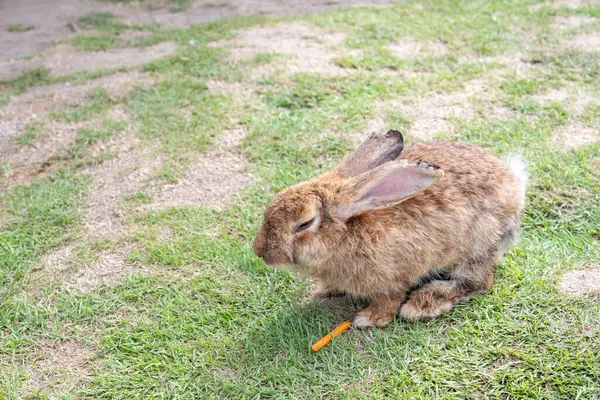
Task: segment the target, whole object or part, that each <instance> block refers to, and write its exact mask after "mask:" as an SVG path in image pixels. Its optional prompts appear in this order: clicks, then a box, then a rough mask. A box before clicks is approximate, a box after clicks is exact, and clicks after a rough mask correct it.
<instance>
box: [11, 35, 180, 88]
mask: <svg viewBox="0 0 600 400" xmlns="http://www.w3.org/2000/svg"><path fill="white" fill-rule="evenodd" d="M176 48H177V47H176V46H175V43H172V42H163V43H159V44H157V45H155V46H152V47H147V48H143V49H139V48H122V49H111V50H107V51H94V52H83V51H77V50H76V49H74V48H73V47H72V46H71V45H69V44H60V45H58V46H54V47H51V48H49V49H48V50H45V51H43V52H41V53H40V54H39V55H37V56H35V57H33V58H31V59H24V60H14V61H9V62H4V63H1V62H0V80H2V79H4V80H6V79H10V78H14V77H15V76H18V75H20V74H22V73H23V72H27V71H31V70H33V69H36V68H40V67H43V68H45V69H47V70H48V71H49V72H50V73H51V74H52V75H56V76H60V75H68V74H72V73H75V72H82V71H96V70H100V69H118V68H133V67H138V66H140V65H143V64H146V63H149V62H151V61H154V60H158V59H160V58H164V57H167V56H169V55H171V54H173V53H174V52H175V50H176Z"/></svg>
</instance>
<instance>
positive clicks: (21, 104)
mask: <svg viewBox="0 0 600 400" xmlns="http://www.w3.org/2000/svg"><path fill="white" fill-rule="evenodd" d="M152 82H153V80H152V79H151V78H150V76H149V75H148V74H146V73H141V72H138V71H130V72H124V73H116V74H113V75H108V76H105V77H102V78H99V79H95V80H92V81H89V82H87V83H85V84H82V85H72V84H70V83H63V84H57V85H51V86H41V87H37V88H34V89H32V90H30V91H28V92H26V93H24V94H21V95H19V96H16V97H14V98H13V99H12V100H11V102H10V103H9V104H8V105H7V106H6V107H4V108H3V109H0V156H1V158H2V160H3V161H4V162H5V163H8V164H9V165H11V166H13V168H11V169H9V170H8V171H6V173H5V176H6V177H7V178H9V180H11V181H13V180H16V178H18V177H25V176H27V175H31V174H37V173H36V169H37V168H40V167H41V166H42V164H43V163H44V162H46V161H47V160H48V159H49V158H50V157H52V156H53V155H56V154H58V153H60V152H61V151H63V150H65V149H66V148H68V147H69V145H70V144H71V143H72V142H73V140H74V139H75V137H76V136H77V134H78V133H79V131H80V130H81V128H82V127H85V126H90V127H93V126H95V125H97V123H98V122H99V121H95V120H92V121H85V122H77V123H66V122H59V121H54V120H52V118H51V116H50V112H51V111H52V110H60V109H65V108H69V107H75V106H76V105H78V104H81V103H82V102H85V100H86V98H87V96H88V94H89V93H90V92H91V91H92V90H94V89H97V88H104V89H105V90H106V91H107V92H108V94H109V96H123V95H125V94H126V93H127V92H129V91H131V90H132V88H134V87H137V86H149V85H150V84H151V83H152ZM108 117H109V118H112V119H114V120H118V119H124V118H126V117H125V115H124V114H123V113H121V112H119V110H118V108H113V109H111V110H110V111H109V115H108ZM28 124H37V125H38V126H39V128H38V131H39V134H38V137H37V138H36V139H35V141H34V142H33V143H31V144H29V145H21V146H18V145H16V144H15V143H14V138H15V137H16V136H18V135H19V134H21V133H22V132H23V131H24V129H25V127H26V125H28Z"/></svg>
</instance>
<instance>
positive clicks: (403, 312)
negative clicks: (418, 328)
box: [400, 281, 455, 321]
mask: <svg viewBox="0 0 600 400" xmlns="http://www.w3.org/2000/svg"><path fill="white" fill-rule="evenodd" d="M453 286H454V285H453V284H452V283H450V282H443V281H433V282H431V283H429V284H427V285H425V286H423V287H422V288H421V289H419V290H417V291H416V292H414V293H412V294H411V295H410V297H409V299H408V301H407V302H406V303H404V304H403V305H402V307H400V316H402V317H403V318H405V319H407V320H409V321H417V320H421V319H429V318H436V317H439V316H440V315H442V314H445V313H447V312H448V311H450V310H451V309H452V306H453V304H454V302H453V301H452V300H453V299H454V298H455V296H454V290H453V289H454V287H453Z"/></svg>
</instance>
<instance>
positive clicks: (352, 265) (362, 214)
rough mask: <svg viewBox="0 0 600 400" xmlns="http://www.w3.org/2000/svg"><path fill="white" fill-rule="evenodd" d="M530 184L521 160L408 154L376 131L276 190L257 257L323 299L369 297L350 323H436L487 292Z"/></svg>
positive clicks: (455, 148) (443, 145)
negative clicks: (338, 158)
mask: <svg viewBox="0 0 600 400" xmlns="http://www.w3.org/2000/svg"><path fill="white" fill-rule="evenodd" d="M527 181H528V173H527V169H526V165H525V163H524V161H523V160H522V159H521V157H520V156H518V155H515V156H511V157H509V158H506V159H504V160H500V159H499V158H497V157H496V156H493V155H491V154H490V153H488V152H487V151H486V150H484V149H483V148H481V147H478V146H475V145H472V144H467V143H462V142H456V141H429V142H419V143H416V144H414V145H412V146H411V147H409V148H407V149H404V140H403V137H402V134H401V133H400V132H398V131H388V132H385V133H374V134H371V135H369V136H368V137H367V138H366V139H365V140H364V141H363V142H362V143H361V144H360V145H359V146H358V148H357V149H356V150H355V151H354V152H353V153H351V154H350V155H348V156H347V157H346V158H345V159H344V160H343V161H342V162H341V163H340V165H338V166H337V167H336V168H334V169H332V170H330V171H328V172H326V173H324V174H323V175H321V176H319V177H317V178H315V179H312V180H309V181H306V182H302V183H298V184H296V185H293V186H291V187H288V188H287V189H285V190H283V191H282V192H280V193H278V194H277V195H276V196H275V198H274V199H273V201H272V202H271V204H270V205H269V206H268V208H267V210H266V212H265V215H264V220H263V222H262V225H261V226H260V228H259V230H258V232H257V234H256V238H255V240H254V244H253V250H254V252H255V254H256V255H257V256H258V257H261V258H262V259H263V260H264V262H265V263H266V264H268V265H271V266H274V267H288V266H290V267H291V268H292V269H294V270H296V271H297V272H299V273H301V274H305V275H308V276H309V277H311V278H313V279H315V280H316V281H317V282H318V283H319V287H320V288H319V289H318V290H319V291H320V293H321V295H327V294H334V293H346V294H349V295H352V296H358V297H364V298H367V299H368V300H369V303H368V305H367V306H366V307H365V308H363V309H362V310H360V311H359V312H358V313H357V315H356V316H355V317H354V320H353V325H354V326H356V327H358V328H366V327H372V326H374V327H384V326H386V325H387V324H388V323H389V322H391V321H392V320H394V318H396V317H397V316H398V315H400V316H401V317H403V318H405V319H406V320H409V321H416V320H422V319H429V318H436V317H438V316H440V315H442V314H444V313H447V312H449V311H450V310H451V309H452V307H453V305H454V304H456V303H458V302H459V301H463V300H468V299H469V298H470V297H471V296H472V295H474V294H476V293H482V292H484V291H486V290H487V289H489V288H490V286H491V285H492V282H493V271H494V266H495V265H496V263H497V262H498V261H499V260H500V258H501V257H502V256H503V254H504V253H505V252H506V251H507V250H508V249H509V248H510V246H511V245H512V244H513V243H514V242H515V240H516V239H517V237H518V234H519V230H520V219H521V216H522V213H523V209H524V207H525V195H526V186H527Z"/></svg>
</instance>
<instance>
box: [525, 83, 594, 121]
mask: <svg viewBox="0 0 600 400" xmlns="http://www.w3.org/2000/svg"><path fill="white" fill-rule="evenodd" d="M532 97H533V98H534V99H536V100H537V101H540V102H542V103H550V102H558V103H563V104H564V105H565V107H566V108H567V109H568V111H569V113H570V114H571V116H574V117H579V116H580V115H581V114H582V113H583V112H584V110H585V107H586V106H588V105H591V104H600V98H598V97H595V96H592V95H590V94H588V93H585V92H582V91H580V90H577V89H576V88H574V87H562V88H560V89H550V90H549V91H547V92H546V93H543V94H539V95H535V96H532Z"/></svg>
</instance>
